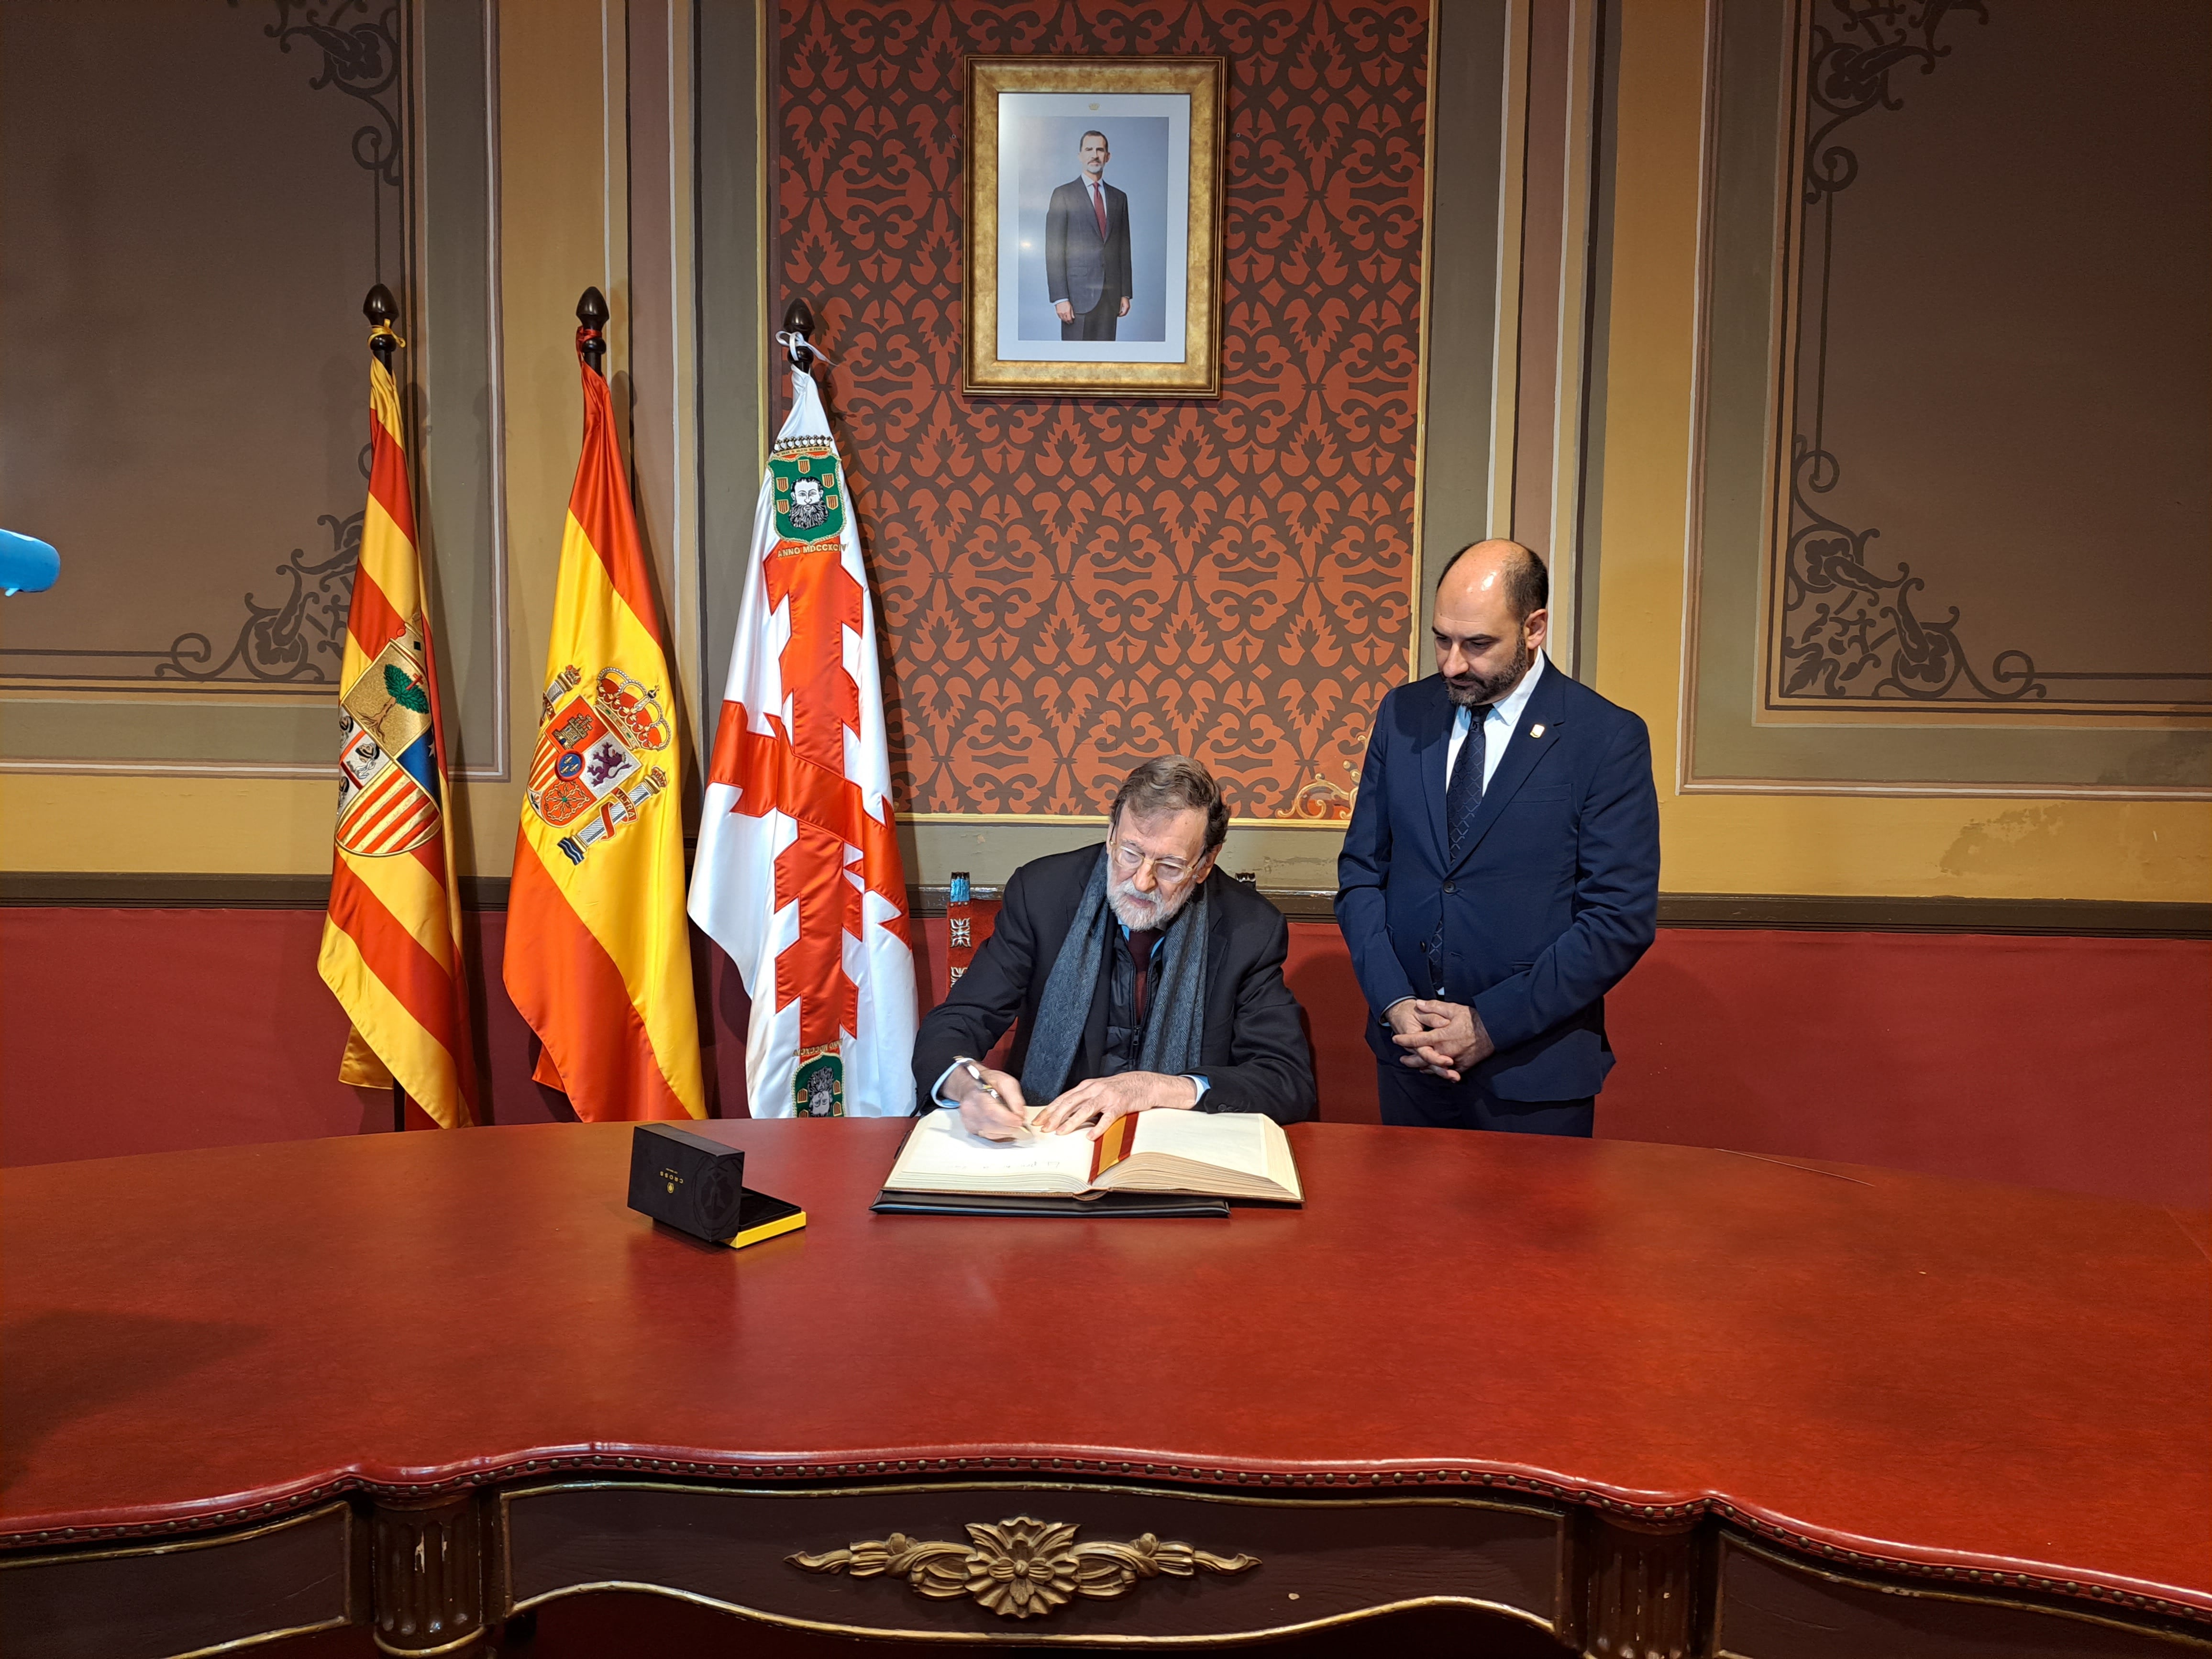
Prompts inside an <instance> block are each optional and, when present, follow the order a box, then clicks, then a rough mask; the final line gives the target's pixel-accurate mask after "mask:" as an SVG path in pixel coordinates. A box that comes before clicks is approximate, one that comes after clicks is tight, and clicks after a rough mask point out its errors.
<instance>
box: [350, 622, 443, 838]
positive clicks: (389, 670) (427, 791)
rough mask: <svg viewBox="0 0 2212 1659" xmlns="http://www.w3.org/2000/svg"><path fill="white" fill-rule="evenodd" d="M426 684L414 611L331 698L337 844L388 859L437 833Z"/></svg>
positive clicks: (433, 742)
mask: <svg viewBox="0 0 2212 1659" xmlns="http://www.w3.org/2000/svg"><path fill="white" fill-rule="evenodd" d="M429 688H430V681H429V675H428V671H426V670H425V669H424V668H423V665H422V617H421V615H420V614H419V613H417V614H416V615H415V616H412V617H409V618H408V619H407V622H406V629H405V631H404V633H402V634H401V635H399V636H398V638H397V639H393V640H390V641H386V644H385V646H384V648H383V649H382V650H380V651H379V652H378V653H376V655H375V656H374V658H372V659H370V661H369V663H368V666H367V667H365V668H364V669H363V670H362V671H361V673H360V674H359V675H357V676H356V678H355V679H354V682H353V684H351V685H349V686H348V687H347V688H346V690H345V695H344V696H342V697H340V698H339V699H338V745H339V753H338V829H337V843H338V845H339V846H340V847H341V848H343V849H344V850H345V851H347V852H349V853H352V854H356V855H358V856H360V857H362V858H388V857H390V856H391V855H392V854H395V853H411V852H413V851H414V850H415V849H416V848H418V847H420V846H422V844H423V843H424V842H428V841H429V840H430V839H431V838H432V837H434V836H436V835H437V833H438V826H439V813H438V799H439V793H440V791H439V788H438V784H437V775H438V756H437V750H436V740H435V736H434V734H433V732H432V730H431V724H432V722H431V720H430V689H429Z"/></svg>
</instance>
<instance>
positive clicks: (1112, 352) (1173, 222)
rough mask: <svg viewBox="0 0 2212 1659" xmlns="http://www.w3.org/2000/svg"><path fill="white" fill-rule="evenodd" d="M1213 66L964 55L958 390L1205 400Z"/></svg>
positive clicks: (1209, 370) (1211, 363) (1218, 87)
mask: <svg viewBox="0 0 2212 1659" xmlns="http://www.w3.org/2000/svg"><path fill="white" fill-rule="evenodd" d="M1226 87H1227V70H1226V65H1225V62H1224V60H1223V59H1221V58H969V59H968V239H967V240H968V307H967V339H966V343H965V349H964V350H963V353H962V371H963V372H962V389H963V391H966V392H1005V393H1019V394H1021V395H1024V396H1030V397H1034V396H1035V395H1036V394H1037V393H1039V392H1075V393H1087V394H1091V395H1094V396H1104V397H1115V398H1212V397H1218V395H1219V394H1220V391H1221V153H1222V141H1223V129H1224V125H1225V114H1226V106H1227V99H1226V96H1225V91H1226Z"/></svg>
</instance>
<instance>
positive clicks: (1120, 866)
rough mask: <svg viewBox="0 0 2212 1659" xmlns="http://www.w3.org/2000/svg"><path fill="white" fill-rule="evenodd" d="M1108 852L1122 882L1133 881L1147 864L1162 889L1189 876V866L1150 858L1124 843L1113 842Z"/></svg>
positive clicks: (1179, 860) (1172, 860) (1183, 863)
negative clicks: (1112, 855)
mask: <svg viewBox="0 0 2212 1659" xmlns="http://www.w3.org/2000/svg"><path fill="white" fill-rule="evenodd" d="M1110 850H1111V851H1112V853H1113V854H1114V868H1115V871H1116V872H1118V873H1119V874H1120V875H1121V878H1122V879H1123V880H1124V881H1132V880H1134V879H1135V878H1136V874H1137V872H1138V871H1139V870H1141V869H1143V868H1144V867H1145V866H1146V865H1148V864H1149V865H1151V866H1152V874H1153V875H1154V876H1155V877H1156V878H1158V880H1159V883H1160V884H1161V885H1162V886H1164V887H1174V886H1176V885H1178V884H1180V883H1181V882H1182V879H1183V878H1185V877H1186V876H1188V875H1189V874H1190V870H1191V866H1189V865H1188V864H1186V863H1185V862H1184V861H1183V860H1181V859H1156V858H1152V857H1150V856H1148V855H1147V854H1143V853H1140V852H1139V851H1138V850H1137V849H1136V848H1133V847H1132V846H1130V845H1129V843H1128V842H1125V841H1117V842H1114V843H1112V846H1111V848H1110Z"/></svg>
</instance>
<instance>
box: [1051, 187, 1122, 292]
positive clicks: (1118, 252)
mask: <svg viewBox="0 0 2212 1659" xmlns="http://www.w3.org/2000/svg"><path fill="white" fill-rule="evenodd" d="M1044 285H1045V292H1046V293H1047V294H1048V295H1049V296H1050V297H1051V299H1052V301H1053V303H1054V305H1057V304H1059V303H1060V301H1062V300H1065V301H1067V302H1068V304H1070V305H1072V306H1073V307H1075V310H1076V314H1077V315H1078V316H1080V315H1081V314H1082V313H1085V312H1086V311H1096V310H1097V308H1098V306H1099V304H1100V302H1101V301H1105V300H1120V299H1123V298H1125V297H1127V295H1128V293H1129V291H1130V289H1129V198H1128V197H1127V196H1125V195H1123V194H1122V193H1121V191H1118V190H1116V189H1115V188H1114V186H1113V185H1107V186H1106V234H1105V236H1104V237H1103V238H1101V237H1100V235H1099V234H1098V216H1097V214H1096V213H1094V212H1092V211H1091V187H1090V186H1089V185H1086V184H1085V183H1084V182H1083V181H1082V180H1081V179H1076V180H1074V181H1073V182H1072V183H1069V184H1065V185H1060V188H1059V189H1057V190H1055V191H1053V193H1052V205H1051V206H1050V207H1049V208H1048V209H1047V210H1045V216H1044Z"/></svg>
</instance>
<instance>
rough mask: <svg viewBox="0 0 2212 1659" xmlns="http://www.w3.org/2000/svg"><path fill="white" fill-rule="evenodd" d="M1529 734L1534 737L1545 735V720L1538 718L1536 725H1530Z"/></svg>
mask: <svg viewBox="0 0 2212 1659" xmlns="http://www.w3.org/2000/svg"><path fill="white" fill-rule="evenodd" d="M1528 735H1529V736H1530V737H1532V738H1541V737H1542V736H1543V735H1544V722H1543V721H1541V720H1538V721H1537V722H1536V723H1535V724H1534V726H1530V727H1529V728H1528Z"/></svg>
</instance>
